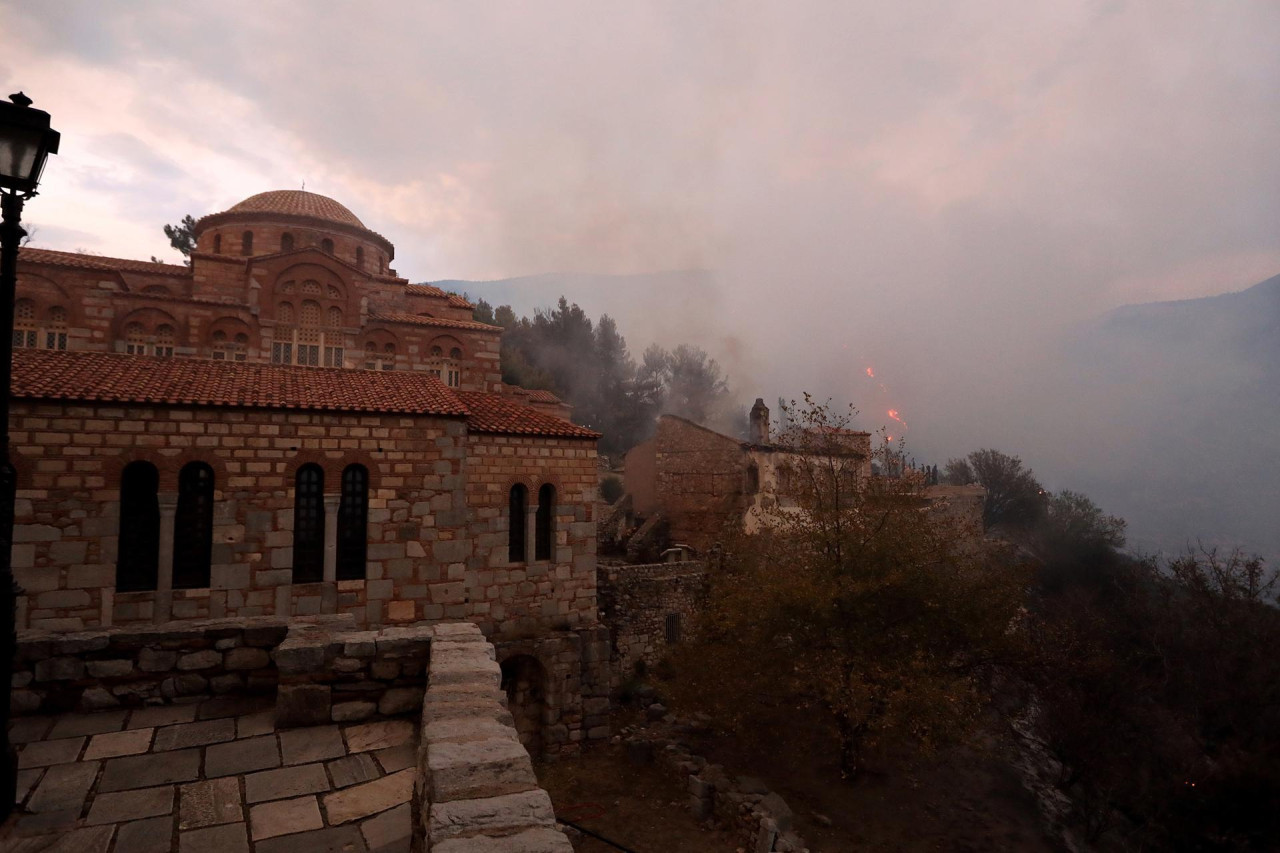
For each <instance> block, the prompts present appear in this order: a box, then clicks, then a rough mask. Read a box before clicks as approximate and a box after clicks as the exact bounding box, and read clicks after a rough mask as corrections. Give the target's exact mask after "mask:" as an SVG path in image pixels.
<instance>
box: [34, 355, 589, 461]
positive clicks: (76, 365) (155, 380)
mask: <svg viewBox="0 0 1280 853" xmlns="http://www.w3.org/2000/svg"><path fill="white" fill-rule="evenodd" d="M13 396H14V397H15V398H18V399H27V400H74V401H97V402H106V403H145V404H152V405H171V406H229V407H236V408H251V409H304V410H314V411H330V412H387V413H395V414H411V415H436V416H440V417H465V418H466V419H467V427H468V429H470V430H472V431H474V432H482V433H501V434H507V435H541V436H548V437H556V438H582V439H594V438H599V437H600V433H598V432H593V431H592V430H589V429H586V428H585V427H580V426H577V425H576V424H572V423H569V422H568V421H566V420H561V419H560V418H556V417H552V416H551V415H547V414H544V413H542V412H539V411H537V410H535V409H531V408H529V407H528V406H524V405H521V404H520V403H518V402H516V401H515V400H513V399H511V398H510V397H506V396H503V395H501V394H489V393H485V392H481V391H454V390H452V389H450V388H447V387H446V386H445V385H444V384H443V383H441V382H440V380H439V379H437V378H436V376H435V375H434V374H431V373H425V372H420V371H408V370H404V371H400V370H385V371H384V370H379V371H374V370H346V369H341V368H329V367H287V366H283V365H274V364H253V363H248V362H235V361H213V360H209V359H198V358H152V357H150V356H141V355H124V354H120V353H105V352H75V351H69V352H59V351H56V350H29V349H16V350H14V351H13Z"/></svg>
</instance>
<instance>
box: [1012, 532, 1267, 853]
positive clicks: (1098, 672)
mask: <svg viewBox="0 0 1280 853" xmlns="http://www.w3.org/2000/svg"><path fill="white" fill-rule="evenodd" d="M1079 553H1084V552H1083V551H1081V552H1079ZM1084 577H1086V578H1088V579H1089V580H1090V581H1091V583H1088V584H1076V585H1072V586H1064V587H1058V588H1056V589H1051V590H1050V591H1049V593H1048V595H1047V596H1046V597H1045V598H1043V599H1042V600H1041V602H1040V603H1039V605H1038V607H1037V611H1038V612H1037V618H1036V619H1035V621H1034V622H1033V625H1034V631H1033V636H1034V638H1035V646H1036V649H1037V656H1038V659H1039V662H1040V666H1039V668H1038V673H1039V677H1038V679H1037V688H1036V690H1037V696H1038V700H1039V701H1038V707H1039V709H1040V710H1039V715H1038V727H1039V730H1040V732H1041V734H1042V735H1043V736H1044V738H1045V740H1046V742H1047V743H1048V745H1049V746H1050V747H1051V748H1052V749H1053V750H1054V752H1055V753H1056V754H1057V755H1058V757H1059V758H1060V759H1061V760H1062V761H1063V764H1064V767H1065V769H1066V773H1065V776H1064V779H1063V786H1064V788H1065V789H1066V790H1067V792H1068V793H1069V794H1070V795H1071V797H1072V799H1073V800H1074V801H1075V803H1076V806H1077V810H1078V813H1079V816H1080V819H1081V823H1082V825H1084V826H1085V827H1086V828H1087V829H1088V830H1089V834H1090V835H1091V836H1092V837H1094V838H1097V837H1100V836H1102V835H1104V834H1108V835H1109V836H1110V837H1113V838H1115V839H1117V840H1119V841H1120V842H1121V843H1122V846H1124V847H1125V848H1127V849H1161V850H1189V851H1190V850H1274V849H1277V847H1278V846H1280V760H1278V759H1280V659H1277V656H1276V655H1275V653H1274V650H1275V648H1276V647H1277V644H1278V643H1280V610H1277V609H1276V607H1275V606H1274V593H1275V584H1276V575H1275V573H1274V572H1269V571H1267V570H1266V568H1265V566H1264V565H1263V563H1262V561H1261V560H1258V559H1257V558H1254V557H1248V556H1246V555H1244V554H1241V553H1239V552H1231V553H1219V552H1217V551H1213V550H1207V551H1200V552H1189V553H1188V554H1186V555H1184V556H1182V557H1179V558H1178V559H1175V560H1173V561H1171V562H1170V563H1169V564H1167V565H1165V566H1163V567H1162V566H1159V565H1157V564H1156V563H1155V562H1153V561H1139V560H1115V561H1112V562H1111V563H1109V564H1107V568H1106V569H1105V570H1104V571H1097V570H1093V571H1087V572H1084Z"/></svg>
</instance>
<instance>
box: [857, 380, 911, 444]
mask: <svg viewBox="0 0 1280 853" xmlns="http://www.w3.org/2000/svg"><path fill="white" fill-rule="evenodd" d="M866 373H867V378H868V379H871V380H872V381H874V382H875V383H876V387H878V388H879V389H880V393H881V394H883V395H885V397H888V396H889V389H888V388H887V387H886V386H885V384H884V383H883V382H881V381H880V379H879V377H877V376H876V371H875V368H873V367H871V366H870V365H868V366H867V368H866ZM886 414H888V416H889V419H890V420H893V421H896V422H897V423H899V424H900V425H901V426H902V432H903V433H906V431H907V429H908V427H907V422H906V421H905V420H903V419H902V415H901V414H899V412H898V410H897V409H893V408H890V409H887V410H886ZM888 440H889V441H893V436H891V435H890V436H888Z"/></svg>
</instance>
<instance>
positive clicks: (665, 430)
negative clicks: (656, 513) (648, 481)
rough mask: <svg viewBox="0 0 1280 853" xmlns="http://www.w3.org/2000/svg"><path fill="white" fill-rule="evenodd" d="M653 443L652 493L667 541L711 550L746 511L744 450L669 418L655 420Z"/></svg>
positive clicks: (732, 441) (731, 441)
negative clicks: (666, 529) (667, 531)
mask: <svg viewBox="0 0 1280 853" xmlns="http://www.w3.org/2000/svg"><path fill="white" fill-rule="evenodd" d="M654 440H655V442H656V448H655V454H654V471H655V491H656V494H657V495H659V496H660V504H661V509H662V513H663V515H664V516H665V517H666V518H667V521H668V523H669V524H670V539H671V541H672V542H679V543H682V544H688V545H692V546H693V547H694V548H696V549H697V550H698V551H699V552H703V551H706V550H709V549H710V548H711V546H712V545H713V544H714V543H715V542H717V541H718V540H719V539H720V537H721V535H722V532H723V530H724V527H725V525H726V523H728V524H736V523H737V522H738V521H739V519H740V518H741V517H742V512H743V510H744V509H745V493H746V486H747V482H746V470H747V451H746V448H745V446H744V444H743V442H741V441H739V440H737V439H734V438H730V437H729V436H725V435H721V434H720V433H717V432H713V431H712V430H709V429H705V428H703V427H700V426H698V425H697V424H695V423H693V422H691V421H686V420H684V419H683V418H677V417H672V416H669V415H668V416H664V417H662V418H660V419H659V420H658V430H657V433H656V434H655V437H654ZM629 475H630V465H629V464H628V476H629Z"/></svg>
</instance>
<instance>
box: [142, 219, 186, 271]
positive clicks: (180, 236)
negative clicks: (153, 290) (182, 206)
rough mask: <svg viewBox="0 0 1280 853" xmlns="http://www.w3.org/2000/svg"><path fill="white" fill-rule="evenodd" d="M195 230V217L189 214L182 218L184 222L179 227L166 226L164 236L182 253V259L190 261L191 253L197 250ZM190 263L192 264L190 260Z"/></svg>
mask: <svg viewBox="0 0 1280 853" xmlns="http://www.w3.org/2000/svg"><path fill="white" fill-rule="evenodd" d="M195 228H196V220H195V217H193V216H192V215H191V214H187V215H186V216H184V217H182V221H181V222H179V223H178V224H177V225H166V226H164V236H166V237H168V238H169V245H170V246H172V247H173V248H175V249H177V250H178V251H179V252H181V253H182V257H184V258H188V259H189V258H190V257H191V253H192V252H194V251H195V250H196V237H195ZM151 260H153V261H156V260H157V259H156V258H155V257H152V258H151ZM157 262H158V261H157ZM188 263H190V260H188Z"/></svg>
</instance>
